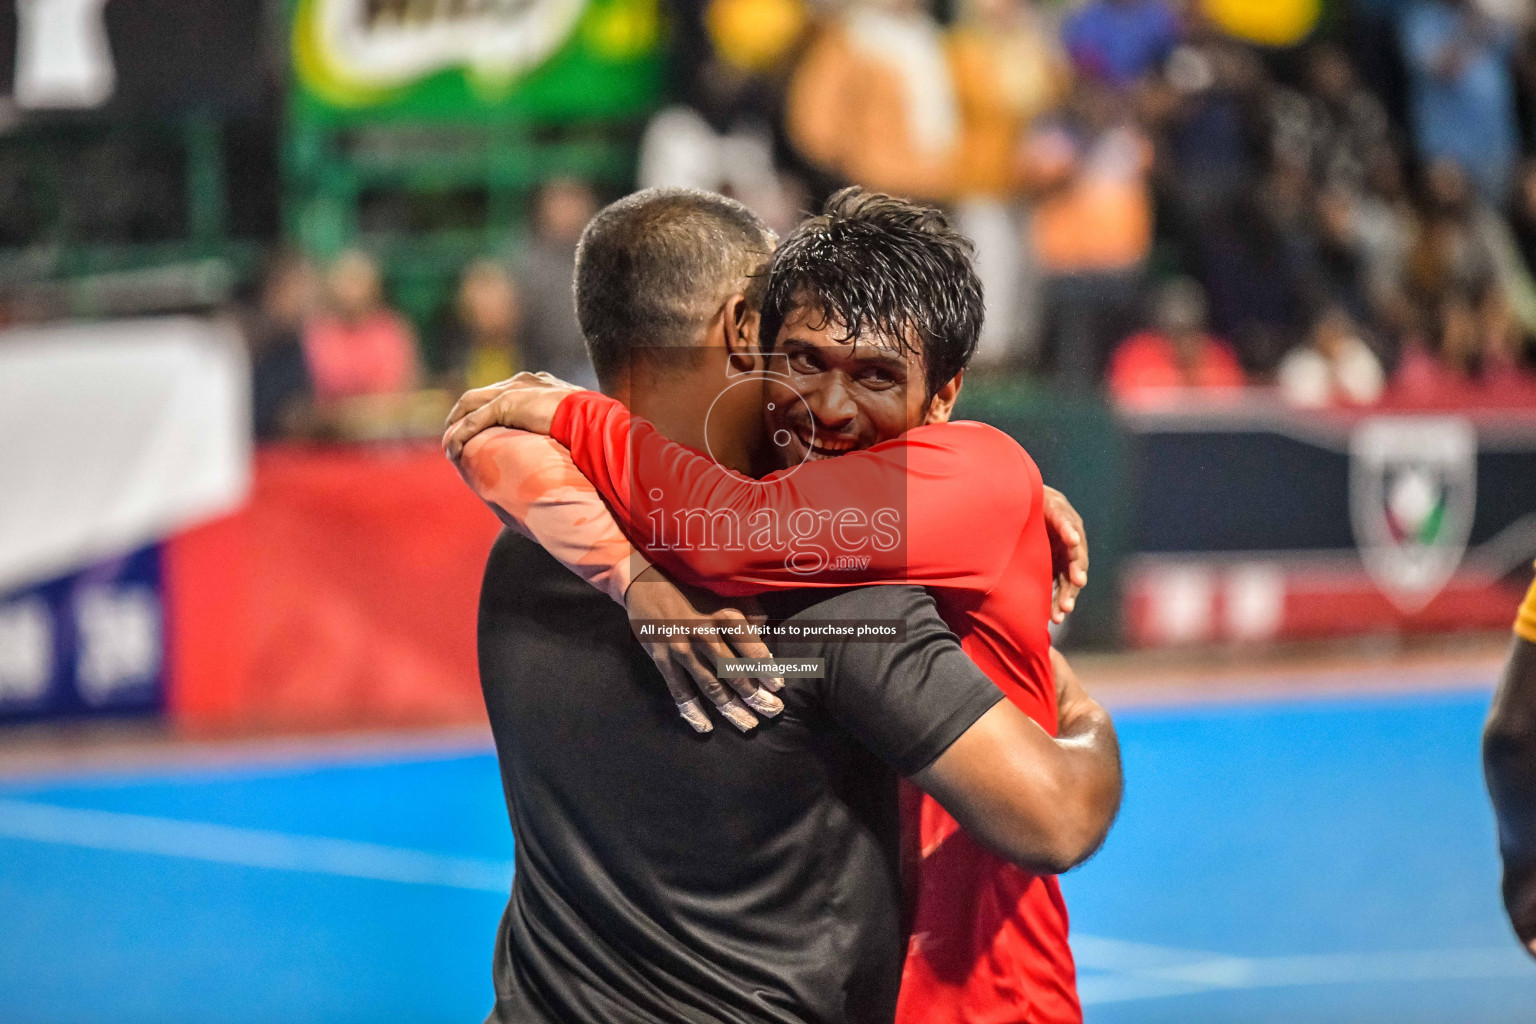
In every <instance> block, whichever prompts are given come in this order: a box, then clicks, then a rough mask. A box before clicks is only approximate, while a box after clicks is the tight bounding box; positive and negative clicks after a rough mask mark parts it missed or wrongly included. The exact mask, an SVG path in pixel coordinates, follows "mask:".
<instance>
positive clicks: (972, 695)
mask: <svg viewBox="0 0 1536 1024" xmlns="http://www.w3.org/2000/svg"><path fill="white" fill-rule="evenodd" d="M768 603H770V604H771V605H773V606H774V607H770V608H769V611H770V613H771V614H773V615H774V616H775V617H783V618H789V619H790V620H791V621H793V620H794V619H808V620H815V619H904V620H906V622H907V623H908V627H907V638H906V639H905V640H904V641H901V642H882V643H836V642H825V641H822V642H815V643H811V642H807V643H799V644H793V645H791V644H788V643H784V644H779V645H778V650H777V653H778V654H779V655H781V656H783V657H824V658H825V659H826V665H827V672H826V677H825V678H824V679H798V680H791V681H790V682H789V685H788V686H786V687H785V689H784V691H783V692H782V693H781V694H780V697H781V698H782V699H783V700H784V703H785V705H786V709H785V711H784V713H783V714H781V715H780V716H779V717H778V718H776V719H772V720H768V721H765V722H764V724H763V725H761V726H759V727H758V728H757V729H755V730H754V731H753V732H751V733H750V734H746V735H743V734H740V733H738V732H736V731H735V730H734V729H732V728H731V727H730V726H729V725H728V724H726V723H724V722H723V721H720V720H718V719H717V720H716V723H717V724H716V728H715V730H714V732H713V733H710V734H708V735H703V736H699V735H695V734H694V733H692V731H691V730H689V729H688V727H687V726H686V725H685V724H684V723H683V722H682V720H681V719H680V718H679V717H678V714H677V709H676V708H675V707H674V706H673V703H672V700H671V697H670V695H669V694H668V692H667V689H666V685H665V684H664V683H663V681H662V679H661V676H660V675H659V674H658V673H657V671H656V669H655V666H654V665H652V663H651V661H650V659H649V657H647V655H646V654H645V651H644V650H643V649H642V648H641V647H640V645H639V644H638V643H637V642H636V641H635V640H634V638H633V637H632V635H631V634H630V630H629V624H628V620H627V619H626V617H625V615H624V613H623V610H622V609H620V608H619V607H618V606H617V605H616V604H614V603H613V602H612V601H610V600H609V599H608V598H607V597H605V596H603V595H601V594H599V593H598V592H597V591H595V590H593V589H592V588H590V587H588V586H587V585H586V584H585V583H583V582H582V581H581V580H579V579H578V578H577V577H576V576H575V575H573V574H571V573H570V572H568V571H567V570H566V569H565V568H564V567H562V566H561V565H560V564H559V563H557V562H556V561H554V560H553V559H552V558H550V557H549V556H548V555H547V554H546V553H545V552H544V551H543V550H542V549H541V548H539V547H538V546H537V545H536V544H534V543H533V542H531V541H528V540H526V539H524V538H523V537H521V536H519V535H517V534H515V533H513V532H511V531H504V532H503V533H502V536H501V538H500V539H499V540H498V541H497V542H496V546H495V548H494V549H493V550H492V552H491V557H490V563H489V565H488V566H487V568H486V575H485V583H484V588H483V590H482V593H481V598H480V674H481V680H482V684H483V687H484V690H485V701H486V708H487V710H488V711H489V713H490V720H491V726H492V729H493V731H494V733H495V737H496V749H497V754H498V757H499V759H500V762H501V772H502V782H503V785H504V787H505V789H506V795H507V804H508V809H509V813H510V815H511V819H512V830H513V834H514V836H515V838H516V840H517V873H516V877H515V880H514V882H513V886H512V896H511V899H510V901H509V902H508V904H507V910H506V913H505V915H504V916H503V918H502V923H501V929H500V932H499V934H498V936H497V946H496V955H495V966H494V974H495V983H496V996H497V1004H496V1009H495V1010H494V1011H493V1012H492V1014H491V1017H490V1019H491V1020H492V1021H503V1022H509V1024H513V1022H515V1024H541V1022H550V1024H585V1022H590V1024H630V1022H645V1024H658V1022H667V1024H672V1022H689V1024H698V1022H722V1024H742V1022H753V1024H755V1022H796V1024H801V1022H813V1021H814V1022H849V1024H864V1022H873V1021H881V1022H888V1021H889V1020H890V1019H891V1018H892V1016H893V1014H894V1009H895V1001H896V991H897V987H898V985H899V982H900V975H901V963H902V957H903V953H904V937H903V935H902V929H901V919H900V913H901V900H900V877H899V869H898V844H897V815H896V802H897V801H896V792H897V787H896V782H897V777H898V773H911V772H915V771H917V770H919V769H921V768H923V767H925V766H926V765H927V764H929V763H930V762H932V760H933V759H934V758H935V757H937V756H938V755H939V754H940V753H942V752H943V751H944V750H945V749H946V748H947V747H948V746H949V745H950V744H951V743H952V742H953V741H954V740H955V739H956V738H958V737H959V736H960V734H961V733H963V732H964V731H965V730H966V729H968V728H969V727H970V726H971V724H972V723H974V722H975V721H976V719H978V718H980V717H981V715H982V714H984V713H985V712H986V711H987V710H988V709H989V708H990V707H992V705H993V704H995V703H996V702H997V701H998V700H999V699H1000V697H1001V694H1000V693H999V691H998V690H997V689H996V688H995V687H994V686H993V685H992V683H991V682H990V681H989V680H988V679H987V678H986V676H984V675H983V674H982V673H981V672H980V670H978V669H977V668H976V667H975V666H974V665H972V664H971V662H970V660H969V659H968V658H967V657H966V656H965V655H964V654H963V653H962V652H961V650H960V648H959V645H958V643H956V641H955V639H954V637H953V636H952V635H951V634H950V633H949V631H948V629H947V627H945V625H944V623H943V621H942V620H941V619H940V618H939V616H938V613H937V611H936V610H935V608H934V605H933V601H932V599H931V598H930V597H929V596H928V595H927V593H926V592H924V591H923V590H922V589H921V588H918V587H907V586H888V587H867V588H862V589H856V590H845V591H834V592H827V591H820V592H817V593H805V592H802V593H801V594H791V595H782V596H780V597H777V598H774V599H773V600H772V601H770V602H768Z"/></svg>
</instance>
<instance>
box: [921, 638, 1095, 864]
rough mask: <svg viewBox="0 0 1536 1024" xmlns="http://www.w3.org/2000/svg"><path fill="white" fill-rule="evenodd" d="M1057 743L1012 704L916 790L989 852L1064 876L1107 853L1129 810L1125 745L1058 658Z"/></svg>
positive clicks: (1002, 705)
mask: <svg viewBox="0 0 1536 1024" xmlns="http://www.w3.org/2000/svg"><path fill="white" fill-rule="evenodd" d="M1051 660H1052V663H1053V665H1054V668H1055V672H1056V681H1057V691H1058V693H1059V694H1060V702H1059V703H1060V712H1059V715H1060V726H1059V731H1058V733H1057V735H1056V736H1055V737H1054V738H1053V737H1051V736H1050V735H1048V734H1047V733H1046V732H1045V730H1044V729H1042V728H1040V726H1039V725H1037V724H1036V723H1035V722H1034V721H1033V720H1032V719H1031V718H1030V717H1029V716H1028V715H1026V714H1024V712H1022V711H1020V710H1019V709H1018V708H1017V707H1015V706H1014V705H1013V704H1012V703H1011V702H1009V701H1001V702H999V703H998V704H996V705H994V706H993V707H992V709H991V710H990V711H988V712H987V713H986V714H985V715H983V716H982V717H981V718H980V719H978V720H977V721H976V723H975V724H974V725H972V726H971V727H970V728H969V729H967V730H966V731H965V732H964V733H963V734H962V735H961V736H960V737H959V738H958V739H957V740H955V742H954V743H952V744H950V746H949V748H948V749H947V750H945V751H944V753H942V754H940V755H939V756H938V758H937V759H935V760H934V762H933V763H932V764H930V765H929V766H928V767H926V768H924V769H923V770H922V771H920V772H918V773H917V774H915V775H914V776H912V781H913V782H915V783H916V784H917V785H918V786H920V787H921V788H922V789H923V790H924V791H925V792H927V793H929V794H930V795H932V796H933V797H934V798H935V799H936V800H938V801H939V803H940V804H942V805H943V806H944V809H945V810H947V811H949V813H950V814H952V815H954V817H955V820H956V821H958V822H959V823H960V824H961V825H962V826H963V827H964V828H965V830H966V831H967V832H969V833H970V834H971V835H972V836H973V837H974V838H976V839H977V840H979V841H980V842H981V843H982V844H983V845H985V846H987V847H989V848H990V849H992V850H993V851H994V852H996V853H997V854H998V855H1000V856H1002V857H1006V858H1007V859H1008V860H1010V861H1013V862H1014V863H1015V864H1018V865H1019V866H1021V867H1024V868H1028V869H1030V870H1033V871H1037V872H1039V873H1041V874H1060V873H1061V872H1063V871H1067V870H1069V869H1071V868H1073V867H1076V866H1077V865H1078V864H1081V863H1082V862H1083V861H1085V860H1087V859H1088V858H1089V857H1091V856H1093V854H1094V853H1095V851H1097V850H1098V848H1099V847H1100V846H1101V845H1102V844H1103V842H1104V838H1105V836H1107V835H1108V834H1109V827H1110V825H1112V824H1113V823H1114V820H1115V815H1116V814H1117V813H1118V812H1119V810H1120V795H1121V790H1122V785H1123V777H1122V775H1121V770H1120V745H1119V741H1118V739H1117V738H1116V736H1115V727H1114V724H1113V722H1111V721H1110V717H1109V713H1108V712H1107V711H1105V710H1104V708H1103V707H1102V706H1101V705H1100V704H1099V703H1098V702H1097V701H1095V700H1094V699H1093V698H1092V697H1090V696H1089V695H1088V694H1087V692H1086V691H1085V690H1083V688H1082V686H1081V685H1080V684H1079V683H1078V681H1077V677H1076V675H1075V674H1074V673H1073V671H1072V669H1071V667H1070V666H1069V665H1068V664H1067V662H1066V659H1064V658H1063V657H1062V656H1061V655H1060V654H1058V653H1057V652H1056V651H1054V650H1052V652H1051Z"/></svg>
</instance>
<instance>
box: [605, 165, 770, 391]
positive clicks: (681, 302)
mask: <svg viewBox="0 0 1536 1024" xmlns="http://www.w3.org/2000/svg"><path fill="white" fill-rule="evenodd" d="M774 241H775V237H774V234H773V232H772V231H771V230H769V229H768V227H767V225H765V224H764V223H763V222H762V220H761V219H759V218H758V216H757V215H756V214H755V213H753V212H752V211H751V210H749V209H747V208H746V207H745V206H743V205H741V204H740V203H738V202H737V201H736V200H734V199H728V198H726V197H725V196H722V195H716V194H715V193H713V192H703V191H700V190H698V189H685V188H651V189H645V190H643V191H640V192H636V193H634V194H633V195H629V196H625V197H624V198H623V199H620V200H618V201H617V202H615V203H611V204H609V205H608V206H605V207H603V209H601V210H599V211H598V212H597V215H596V216H595V217H593V218H592V220H591V222H590V223H588V224H587V227H586V230H584V231H583V232H582V234H581V241H580V242H579V243H577V246H576V272H575V292H576V320H577V322H578V323H580V324H581V333H582V336H583V337H584V338H585V339H586V343H587V355H588V356H589V357H590V358H591V360H592V368H593V369H594V370H596V371H597V378H598V380H599V381H601V382H602V383H603V384H604V385H605V386H608V385H611V384H613V383H614V382H615V381H616V380H618V378H619V377H620V375H621V374H622V373H623V371H624V370H625V369H626V368H627V367H628V365H629V360H630V357H631V355H632V354H634V352H636V351H638V350H642V349H667V348H679V347H686V346H692V345H695V344H696V343H697V340H698V331H699V328H700V327H702V326H703V325H704V323H706V322H707V321H708V319H709V318H710V317H711V316H713V315H714V313H715V310H716V309H717V308H718V306H719V303H720V302H721V301H722V300H723V299H724V298H725V297H726V296H728V295H730V294H731V293H732V292H733V291H735V290H737V289H741V288H744V289H745V290H746V293H747V297H748V302H749V303H750V304H752V305H754V306H755V304H756V301H757V300H758V299H759V296H758V295H756V294H754V292H760V291H761V289H762V286H763V281H764V278H763V275H762V273H761V271H762V267H763V265H764V264H765V263H766V262H767V260H768V255H769V253H771V252H772V251H773V244H774Z"/></svg>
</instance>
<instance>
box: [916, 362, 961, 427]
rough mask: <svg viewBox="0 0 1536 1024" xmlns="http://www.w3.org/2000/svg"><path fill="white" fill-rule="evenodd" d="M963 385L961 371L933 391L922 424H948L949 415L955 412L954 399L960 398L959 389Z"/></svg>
mask: <svg viewBox="0 0 1536 1024" xmlns="http://www.w3.org/2000/svg"><path fill="white" fill-rule="evenodd" d="M964 383H965V371H964V370H961V371H960V372H959V373H957V374H955V375H954V376H953V377H951V378H949V380H948V381H946V382H945V383H944V385H943V387H941V388H939V390H937V391H935V392H934V393H933V398H932V399H930V400H929V402H928V413H927V415H925V416H924V417H923V422H924V423H925V424H927V423H948V422H949V415H950V413H952V412H954V411H955V399H957V398H959V397H960V387H961V385H963V384H964Z"/></svg>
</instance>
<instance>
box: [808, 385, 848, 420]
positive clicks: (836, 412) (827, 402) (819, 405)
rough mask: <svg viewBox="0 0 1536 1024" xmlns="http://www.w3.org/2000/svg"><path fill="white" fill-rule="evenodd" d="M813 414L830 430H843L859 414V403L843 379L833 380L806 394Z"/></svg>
mask: <svg viewBox="0 0 1536 1024" xmlns="http://www.w3.org/2000/svg"><path fill="white" fill-rule="evenodd" d="M805 399H806V404H807V405H808V406H810V409H811V415H813V416H815V417H816V419H817V421H818V422H819V423H820V424H821V426H824V427H826V428H828V429H829V430H841V429H842V428H843V427H845V426H847V425H848V424H849V423H852V422H853V419H854V417H856V416H857V415H858V414H859V407H858V403H857V402H855V401H854V398H853V395H852V394H851V393H850V392H849V390H848V385H847V384H845V383H843V382H842V381H838V380H832V381H828V382H827V383H826V384H824V385H822V386H821V387H819V388H817V389H816V390H815V391H814V392H812V393H811V394H809V395H806V396H805Z"/></svg>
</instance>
